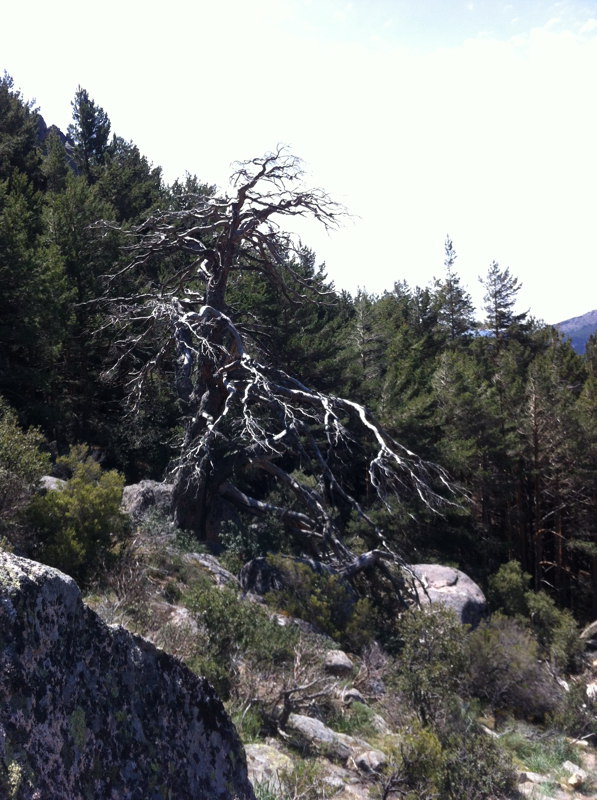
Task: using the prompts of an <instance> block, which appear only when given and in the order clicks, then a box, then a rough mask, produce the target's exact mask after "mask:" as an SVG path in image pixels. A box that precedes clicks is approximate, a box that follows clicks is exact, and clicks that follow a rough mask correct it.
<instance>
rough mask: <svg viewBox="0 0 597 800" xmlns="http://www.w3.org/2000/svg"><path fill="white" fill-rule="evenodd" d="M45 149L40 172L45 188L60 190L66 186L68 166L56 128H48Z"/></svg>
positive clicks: (53, 190)
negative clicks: (44, 180) (44, 181)
mask: <svg viewBox="0 0 597 800" xmlns="http://www.w3.org/2000/svg"><path fill="white" fill-rule="evenodd" d="M45 150H46V152H45V155H44V159H43V163H42V172H43V174H44V176H45V179H46V189H47V191H48V192H61V191H62V190H63V189H64V188H65V186H66V177H67V175H68V174H69V172H70V168H69V163H68V156H67V153H66V148H65V146H64V142H63V141H62V139H61V135H60V133H59V131H58V129H57V128H50V130H49V131H48V135H47V137H46V141H45Z"/></svg>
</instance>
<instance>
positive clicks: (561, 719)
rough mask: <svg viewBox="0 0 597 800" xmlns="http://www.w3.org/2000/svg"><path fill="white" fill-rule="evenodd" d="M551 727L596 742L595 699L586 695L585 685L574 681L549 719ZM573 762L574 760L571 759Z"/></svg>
mask: <svg viewBox="0 0 597 800" xmlns="http://www.w3.org/2000/svg"><path fill="white" fill-rule="evenodd" d="M549 723H550V725H551V727H553V728H555V729H556V730H560V731H562V732H563V733H567V734H568V735H569V736H574V737H576V738H579V739H582V738H588V739H593V741H594V742H597V697H593V698H591V697H589V696H588V695H587V687H586V683H585V681H583V680H575V681H572V683H571V684H570V688H569V690H568V691H567V692H565V693H564V695H563V697H562V699H561V702H560V703H559V705H558V706H557V708H556V709H555V710H554V712H553V713H552V714H551V715H550V717H549ZM571 760H572V761H574V759H571Z"/></svg>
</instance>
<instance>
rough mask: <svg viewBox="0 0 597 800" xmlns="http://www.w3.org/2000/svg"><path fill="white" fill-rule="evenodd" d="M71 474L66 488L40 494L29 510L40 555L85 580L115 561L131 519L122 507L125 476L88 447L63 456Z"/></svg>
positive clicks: (84, 581)
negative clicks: (105, 467)
mask: <svg viewBox="0 0 597 800" xmlns="http://www.w3.org/2000/svg"><path fill="white" fill-rule="evenodd" d="M58 463H60V464H63V465H64V466H65V467H67V468H68V469H69V470H70V471H71V473H72V477H71V479H70V480H69V481H67V482H66V485H65V487H64V488H63V489H61V490H53V491H49V492H47V493H46V494H45V495H38V496H36V497H35V498H34V499H33V500H32V502H31V503H30V505H29V506H28V508H27V510H26V512H25V519H26V521H27V523H28V525H29V526H30V527H31V528H32V530H33V531H34V532H35V534H36V537H37V551H36V557H38V558H39V559H40V560H41V561H44V562H45V563H46V564H49V565H50V566H53V567H57V568H58V569H60V570H62V571H64V572H66V573H68V574H69V575H72V577H73V578H75V580H77V581H78V582H80V583H81V584H83V585H85V584H87V583H88V582H89V581H90V580H91V579H92V578H95V577H97V575H98V574H99V573H100V572H101V571H102V570H104V569H105V568H106V567H108V566H109V565H110V563H111V562H113V560H114V559H115V557H116V555H117V546H118V545H119V544H122V543H123V542H124V540H125V539H126V537H127V535H128V533H129V530H130V523H129V519H128V517H127V516H126V515H125V514H123V513H122V512H121V510H120V503H121V501H122V490H123V488H124V478H123V477H122V476H121V475H120V474H119V473H118V472H116V471H115V470H110V471H108V472H103V471H102V468H101V467H100V465H99V464H98V463H97V462H95V461H94V460H93V459H92V458H91V457H90V456H89V455H88V453H87V450H86V449H85V448H84V447H81V446H76V447H73V448H72V449H71V451H70V454H69V455H68V456H64V457H63V458H60V459H58Z"/></svg>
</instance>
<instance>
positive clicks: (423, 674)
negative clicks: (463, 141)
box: [0, 75, 597, 800]
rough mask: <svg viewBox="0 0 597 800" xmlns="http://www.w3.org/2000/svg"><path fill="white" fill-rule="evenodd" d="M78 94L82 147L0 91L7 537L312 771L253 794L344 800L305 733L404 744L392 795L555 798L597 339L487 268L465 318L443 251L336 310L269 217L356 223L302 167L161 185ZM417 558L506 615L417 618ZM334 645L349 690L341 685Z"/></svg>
mask: <svg viewBox="0 0 597 800" xmlns="http://www.w3.org/2000/svg"><path fill="white" fill-rule="evenodd" d="M72 105H73V123H72V125H71V126H70V127H69V130H68V132H67V134H66V135H65V134H63V133H62V132H60V131H58V129H56V128H52V127H50V128H48V127H47V126H46V124H45V122H44V121H43V119H42V117H41V116H40V113H39V112H38V110H37V109H35V108H34V107H33V106H32V105H31V104H30V103H28V102H27V101H26V100H25V99H24V98H23V97H22V96H21V95H20V93H19V92H18V91H17V90H16V89H15V87H14V84H13V81H12V79H11V78H10V77H8V76H7V75H5V76H4V78H3V79H2V80H1V81H0V286H1V287H2V291H1V293H0V477H2V481H1V482H0V483H1V487H0V536H1V543H2V546H3V547H5V548H9V549H12V550H14V551H15V552H17V553H18V554H22V555H26V556H28V557H30V558H34V559H38V560H41V561H44V562H45V563H48V564H51V565H52V566H56V567H58V568H60V569H62V570H64V571H65V572H67V573H69V574H71V575H73V576H74V577H75V578H76V580H77V581H78V582H79V584H80V585H81V586H82V588H83V589H84V590H85V591H87V592H88V594H89V599H90V602H91V603H92V604H93V605H94V606H95V607H96V608H97V609H98V610H99V611H100V613H102V614H103V615H104V616H105V617H106V618H108V619H110V620H111V621H118V622H121V623H123V624H125V625H126V626H127V627H130V628H132V629H133V630H135V631H137V632H140V633H142V634H143V635H146V636H148V637H150V638H152V639H153V640H154V641H156V642H157V643H158V644H159V645H160V646H162V647H164V648H165V649H168V650H170V651H171V652H173V653H174V654H176V655H178V656H179V657H180V658H183V659H184V660H185V661H186V662H187V663H188V664H190V665H191V667H192V668H193V669H196V670H197V671H199V672H200V673H202V674H205V675H207V676H208V677H209V679H210V680H211V681H212V682H213V684H214V685H215V686H216V688H217V689H218V691H219V692H220V694H221V695H222V696H223V698H224V699H226V702H227V703H228V705H229V708H230V710H231V712H232V714H233V716H234V717H235V719H236V722H237V725H238V727H239V730H240V731H241V734H242V735H243V736H244V738H245V740H246V741H247V742H248V741H250V740H254V739H257V740H259V741H260V742H263V741H269V740H270V738H273V739H275V740H276V741H277V742H280V741H282V742H283V743H284V746H285V748H287V750H288V752H289V753H293V754H296V753H297V752H302V753H303V755H307V756H309V758H307V759H306V760H305V761H304V763H303V765H302V766H301V767H300V769H299V770H298V771H297V767H296V765H295V767H293V768H292V769H290V768H288V769H286V771H284V770H281V772H280V774H282V772H284V774H285V775H286V778H285V779H284V780H285V781H286V783H285V784H284V786H282V785H281V784H280V785H278V786H277V787H275V788H272V786H268V785H267V782H264V783H263V785H262V786H261V788H260V791H261V798H262V800H268V798H269V797H274V796H280V797H282V796H284V797H291V796H294V797H296V798H298V797H309V796H311V797H316V796H323V793H324V792H325V791H331V789H329V786H330V785H331V784H330V781H328V783H327V784H325V781H323V778H322V774H323V773H322V769H323V768H322V766H321V761H320V758H321V757H322V756H330V753H329V752H327V753H322V752H321V747H320V748H317V747H314V746H313V745H312V743H311V744H310V745H309V744H308V743H306V741H305V735H304V733H303V734H300V735H299V733H298V732H297V729H296V725H297V724H298V723H297V720H296V719H295V717H298V716H306V717H309V718H312V719H317V720H318V721H319V722H320V723H321V724H323V725H325V726H326V727H328V728H329V729H331V730H334V731H335V732H336V733H342V732H345V733H346V734H350V735H352V734H354V736H356V737H357V738H358V737H360V738H361V739H362V740H363V741H366V743H368V744H369V745H371V748H370V749H371V751H376V752H381V753H383V754H384V758H383V763H381V762H379V763H376V764H375V765H374V766H371V765H370V768H369V773H370V774H369V776H368V778H367V781H365V783H366V784H367V785H366V787H365V788H366V789H367V791H368V792H370V796H371V797H372V798H373V797H382V798H384V799H385V798H393V797H408V798H415V797H417V798H426V797H428V798H432V797H440V798H464V799H466V798H471V800H473V798H487V799H488V800H489V798H491V797H509V796H516V795H515V794H514V792H515V787H516V780H515V773H514V772H513V769H514V764H515V763H517V764H519V765H520V764H523V765H524V766H526V768H527V769H528V770H530V771H535V772H543V771H551V772H550V774H551V775H552V776H555V777H553V780H554V781H555V783H557V782H558V781H559V780H560V778H561V775H560V774H559V773H558V772H557V768H558V766H559V765H561V764H562V763H564V762H565V761H566V760H569V761H574V760H575V759H576V760H577V761H578V754H577V753H575V752H574V751H573V750H571V749H570V748H572V745H571V744H570V742H569V741H568V740H567V739H566V737H568V738H570V737H572V738H574V737H579V738H583V739H585V740H586V741H590V740H591V739H592V738H594V737H595V736H596V735H597V729H596V727H595V718H596V716H595V712H596V709H595V699H594V698H593V699H591V698H590V697H589V696H588V695H587V694H586V686H587V683H588V682H589V680H590V672H589V670H590V664H589V662H588V661H587V658H586V656H585V654H584V653H583V652H582V649H581V647H580V644H579V640H578V630H577V625H579V624H582V625H585V624H587V623H589V622H591V621H592V620H594V619H595V618H597V591H596V590H597V533H596V531H597V492H596V491H595V489H596V469H597V339H595V338H594V337H592V338H591V339H590V340H589V342H588V344H587V348H586V352H585V353H584V354H583V355H580V354H578V353H576V352H575V351H574V350H573V348H572V346H571V345H570V343H569V342H568V341H567V340H566V339H565V338H564V337H563V336H562V335H561V334H560V333H559V332H558V331H557V330H556V329H555V328H553V327H549V326H544V325H542V324H539V323H538V322H537V321H536V320H534V319H533V318H532V316H530V315H529V314H516V313H514V310H513V309H514V305H515V301H516V296H517V292H518V289H519V288H520V286H519V283H518V281H517V279H516V277H515V276H513V275H512V274H511V273H510V271H509V269H507V268H502V267H500V265H499V264H497V263H495V262H493V263H492V264H490V265H488V267H487V271H486V277H485V279H484V288H485V308H484V312H485V318H484V319H480V320H477V319H475V314H474V308H473V305H472V302H471V299H470V295H469V293H468V291H467V290H466V288H465V287H463V286H462V284H461V281H460V278H459V276H458V273H457V270H456V263H457V253H456V250H455V248H454V245H453V243H452V241H451V240H450V239H449V237H448V238H447V239H446V241H445V258H444V264H443V268H442V265H439V269H438V273H439V275H440V277H438V278H437V279H436V280H435V281H434V282H433V284H432V285H430V286H426V287H418V286H417V287H412V286H409V285H407V284H406V283H405V282H403V281H400V276H399V274H398V275H397V281H396V283H395V286H394V289H393V291H391V292H386V293H384V294H383V295H379V296H378V295H372V294H369V293H367V292H366V291H362V292H360V293H359V294H358V295H356V296H355V297H351V296H349V295H347V294H345V293H339V292H337V291H336V290H335V289H334V287H333V285H332V284H330V282H329V281H328V280H327V277H326V274H325V269H324V266H323V265H319V264H318V262H317V256H316V254H315V253H313V252H312V251H311V250H309V249H308V247H306V246H305V245H303V244H302V243H299V242H296V241H295V239H294V238H293V237H291V236H289V235H287V234H285V233H284V231H283V230H282V229H281V228H280V227H279V225H280V220H283V219H284V217H286V218H287V219H288V220H289V221H290V220H291V218H292V216H294V215H297V214H300V215H310V216H314V217H315V218H316V219H318V220H319V221H320V222H321V223H322V224H324V225H326V226H334V225H336V224H339V223H340V222H341V219H342V214H343V210H342V209H341V208H339V207H338V206H337V205H336V204H334V203H333V201H332V200H331V199H330V198H329V197H327V195H326V194H325V192H323V191H321V190H319V189H309V188H305V187H304V185H303V183H302V179H303V175H302V170H301V166H300V162H299V161H298V160H297V159H296V158H294V157H293V156H292V155H291V154H289V153H288V152H287V151H286V150H284V149H283V148H279V149H278V150H276V151H275V152H273V153H269V154H266V155H265V156H263V157H258V158H255V159H253V160H252V161H250V162H246V163H244V164H240V165H238V169H237V170H236V172H235V173H234V176H233V178H234V181H233V186H234V192H233V194H232V195H230V196H224V195H223V194H221V193H220V192H219V191H218V190H217V189H216V187H212V186H209V185H206V184H204V183H202V182H201V179H200V177H197V176H192V175H186V176H185V177H184V178H183V179H181V180H179V181H176V182H175V183H174V184H172V185H166V184H165V183H164V181H163V179H162V175H161V170H160V168H159V167H154V166H153V165H152V164H150V163H149V162H148V160H147V159H146V158H145V157H144V156H143V155H142V154H141V153H140V152H139V150H138V148H137V147H136V146H135V145H134V144H133V143H132V142H127V141H125V140H123V139H122V138H121V137H119V136H117V135H115V134H114V135H111V125H110V120H109V117H108V115H107V113H106V112H105V111H104V110H103V109H102V108H101V107H100V106H99V105H97V104H96V103H95V102H94V100H92V99H91V98H90V97H89V95H88V93H87V92H86V91H85V90H84V89H82V88H79V89H78V90H77V92H76V95H75V98H74V101H73V104H72ZM208 155H209V154H206V157H208ZM388 246H389V247H391V246H392V242H388ZM397 269H398V270H399V264H398V266H397ZM481 332H483V334H484V335H481ZM44 475H45V476H47V475H52V476H53V478H54V480H53V481H52V480H50V479H46V484H45V488H46V491H45V493H39V492H38V491H37V488H38V485H39V481H40V479H41V478H42V476H44ZM142 479H156V480H160V481H161V480H164V479H167V480H169V481H172V483H173V485H174V486H173V495H172V497H173V501H172V511H173V520H171V519H166V518H161V517H153V518H152V517H149V518H147V517H146V518H143V519H131V518H130V517H129V516H127V515H126V514H124V513H123V512H122V511H121V508H120V503H121V497H122V490H123V487H124V485H125V484H131V483H135V482H138V481H140V480H142ZM191 553H199V554H204V555H206V556H209V557H210V558H213V556H216V557H217V558H218V560H219V563H220V566H223V567H225V568H226V569H227V570H228V571H229V573H230V580H229V581H228V583H227V585H226V586H224V587H223V588H222V587H218V586H215V585H214V582H213V574H212V571H210V570H206V569H205V567H204V566H203V567H200V566H198V564H199V561H198V560H197V558H194V557H192V556H190V555H189V554H191ZM259 557H263V558H266V559H267V561H268V563H270V564H271V565H272V566H273V567H275V568H276V569H278V571H281V572H282V573H284V575H285V587H286V588H284V586H282V587H280V588H278V589H277V590H275V591H271V592H270V593H269V594H266V596H265V598H264V601H263V602H261V603H255V602H248V601H247V600H246V598H244V597H243V596H242V593H241V591H240V587H239V585H238V584H237V583H236V580H235V578H234V577H233V576H234V575H236V574H238V572H239V570H240V569H241V567H242V566H243V565H244V564H246V563H247V562H248V561H250V560H251V559H255V558H259ZM314 561H315V562H317V563H318V564H321V565H323V566H322V567H321V569H319V570H315V571H314V570H313V569H311V567H310V566H309V564H312V563H313V562H314ZM426 562H433V563H440V564H448V565H453V566H456V567H458V568H459V569H461V570H463V571H465V572H466V573H467V574H469V575H470V576H472V577H473V578H474V579H475V580H476V581H477V582H478V583H479V584H480V585H481V586H482V587H483V589H484V590H485V591H486V593H487V594H488V597H489V600H490V606H491V611H492V614H491V616H490V617H488V619H487V620H486V621H485V622H483V623H482V624H481V625H480V626H479V627H478V628H477V629H476V630H474V631H472V632H471V631H468V630H467V629H466V628H464V627H463V626H462V625H461V624H460V623H459V622H457V621H456V618H455V617H453V616H451V615H450V613H448V612H446V611H444V610H443V609H439V610H437V609H433V610H427V611H419V612H418V613H413V612H412V611H411V610H409V609H410V608H411V606H412V602H413V597H412V586H411V575H410V573H409V570H408V565H409V564H414V563H426ZM173 615H174V616H173ZM176 615H178V617H176ZM276 615H277V616H276ZM294 618H300V619H302V620H303V623H302V624H301V625H295V624H293V623H292V620H293V619H294ZM176 620H178V622H176ZM181 620H182V622H181ZM280 621H288V622H289V624H287V625H281V624H280ZM339 648H342V649H344V650H346V651H347V652H349V653H351V654H352V655H351V658H352V659H353V664H354V665H355V666H354V671H353V673H351V677H350V680H348V679H347V680H346V681H344V682H343V680H337V679H334V680H332V679H331V678H330V675H329V674H328V673H326V671H325V669H324V668H323V667H322V666H321V665H322V663H323V662H324V661H325V657H326V656H325V654H326V653H327V652H328V651H329V650H334V649H335V650H338V649H339ZM564 677H565V678H566V680H568V688H567V689H566V690H564V689H562V684H561V681H562V680H563V678H564ZM348 689H350V690H353V689H354V690H355V691H357V690H358V692H357V694H358V695H359V697H358V698H357V695H354V694H353V695H352V699H350V700H346V691H347V690H348ZM355 698H356V699H355ZM293 720H294V722H293ZM380 720H381V721H380ZM480 720H481V722H480ZM523 722H524V723H525V724H528V723H529V722H532V723H533V724H536V725H538V726H540V727H537V728H534V729H533V732H532V734H531V735H528V731H523V732H522V733H521V730H522V728H521V726H522V723H523ZM293 725H294V727H293ZM483 726H484V727H483ZM487 728H492V729H496V730H494V734H495V735H491V734H490V733H488V732H487ZM517 737H518V738H517ZM529 741H531V742H532V743H533V747H535V745H537V747H536V748H535V749H534V750H533V747H531V745H530V744H528V743H529ZM344 744H345V745H346V742H345V743H344ZM346 746H348V745H346ZM529 747H531V750H532V753H531V751H530V750H529V749H528V748H529ZM525 748H527V749H526V750H525ZM324 749H325V748H324ZM349 750H350V748H349ZM523 751H524V752H523ZM538 751H541V752H542V754H543V755H545V756H546V753H547V751H549V752H550V753H551V754H552V761H551V762H550V763H549V764H548V765H546V766H545V770H544V769H543V768H541V767H539V766H537V768H536V769H535V770H532V767H531V766H530V761H532V756H533V754H535V755H536V753H537V752H538ZM341 752H342V753H344V751H343V750H341ZM350 753H351V755H350V758H352V757H353V755H352V751H350ZM529 753H531V754H530V755H529ZM286 755H288V753H287V754H286ZM310 758H311V759H312V760H309V759H310ZM546 758H547V756H546ZM348 759H349V756H346V757H344V755H342V756H338V755H337V754H336V756H335V757H334V756H333V754H332V758H331V762H334V761H344V762H347V760H348ZM512 759H513V760H512ZM328 760H330V759H328ZM548 760H549V759H548ZM301 769H302V770H303V772H302V773H300V770H301ZM311 769H312V770H314V772H309V770H311ZM364 772H367V769H365V768H364V767H363V768H360V774H361V776H362V774H364ZM299 773H300V774H299ZM315 773H317V774H318V775H319V776H320V778H321V780H319V779H318V780H315V778H314V775H315ZM330 780H331V779H330ZM293 781H294V783H292V782H293ZM307 785H308V786H311V787H315V788H312V789H307V788H306V787H307ZM325 786H327V787H328V788H327V789H326V788H325ZM585 786H586V785H585ZM301 787H302V788H301ZM317 787H319V788H317ZM309 791H312V794H311V795H309ZM268 792H269V793H270V794H268ZM301 792H302V794H301ZM315 792H320V794H315ZM293 793H294V794H293Z"/></svg>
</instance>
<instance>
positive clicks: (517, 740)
mask: <svg viewBox="0 0 597 800" xmlns="http://www.w3.org/2000/svg"><path fill="white" fill-rule="evenodd" d="M500 741H501V744H502V746H503V747H505V748H506V750H508V752H510V753H512V755H513V756H514V757H515V758H516V760H517V761H518V762H519V763H520V764H521V765H522V766H524V767H525V768H526V769H528V770H530V771H531V772H539V773H542V774H545V773H548V772H556V771H558V770H559V769H561V767H562V764H563V763H564V761H575V760H576V759H577V758H578V753H577V752H576V750H575V748H574V747H573V746H572V745H571V744H570V742H568V741H567V740H566V738H565V737H564V736H558V735H555V734H547V735H542V736H541V737H540V738H530V737H529V736H525V735H524V734H523V733H521V732H520V731H517V730H512V731H508V732H506V733H505V734H504V735H503V736H502V737H501V740H500Z"/></svg>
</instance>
